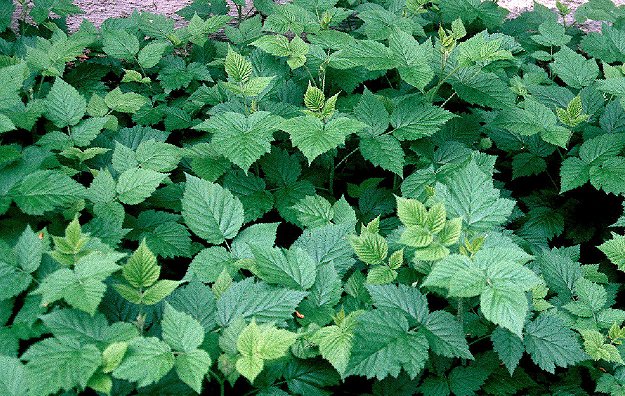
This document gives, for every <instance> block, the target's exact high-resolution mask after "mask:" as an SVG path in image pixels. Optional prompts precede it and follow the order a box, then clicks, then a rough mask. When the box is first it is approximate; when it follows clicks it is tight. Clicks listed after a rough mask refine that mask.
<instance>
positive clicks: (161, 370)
mask: <svg viewBox="0 0 625 396" xmlns="http://www.w3.org/2000/svg"><path fill="white" fill-rule="evenodd" d="M173 367H174V354H173V353H172V351H171V349H170V348H169V345H167V344H166V343H164V342H163V341H161V340H159V339H158V338H155V337H147V338H143V337H140V338H135V339H134V340H132V341H131V342H130V343H129V344H128V351H127V352H126V355H125V356H124V360H123V361H122V363H121V364H120V365H119V367H117V368H116V369H115V370H114V371H113V377H115V378H119V379H123V380H127V381H130V382H136V383H137V386H140V387H142V386H147V385H150V384H153V383H155V382H157V381H158V380H160V379H161V378H163V377H164V376H165V374H167V373H168V372H169V371H170V370H171V369H172V368H173Z"/></svg>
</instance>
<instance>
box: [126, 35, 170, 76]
mask: <svg viewBox="0 0 625 396" xmlns="http://www.w3.org/2000/svg"><path fill="white" fill-rule="evenodd" d="M168 48H169V43H168V42H166V41H152V42H151V43H149V44H148V45H146V46H145V47H143V48H141V51H139V56H138V57H137V59H138V61H139V65H140V66H141V67H143V68H144V69H149V68H151V67H154V66H156V65H157V64H158V62H159V61H160V60H161V58H163V54H164V53H165V51H166V50H167V49H168ZM133 55H134V54H133Z"/></svg>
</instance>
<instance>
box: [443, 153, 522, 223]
mask: <svg viewBox="0 0 625 396" xmlns="http://www.w3.org/2000/svg"><path fill="white" fill-rule="evenodd" d="M436 188H437V192H440V195H438V196H439V197H440V198H442V199H443V200H444V201H445V206H446V208H447V211H448V212H449V214H450V215H451V216H453V217H456V216H461V217H462V218H463V219H464V222H465V224H466V226H467V228H468V229H473V230H478V231H479V230H484V231H485V230H489V229H491V228H493V227H498V226H500V225H502V224H503V223H505V222H506V220H507V218H508V216H510V214H511V213H512V209H513V208H514V205H515V203H514V201H512V200H510V199H506V198H500V193H499V191H498V190H497V189H496V188H494V187H493V180H492V178H491V177H490V176H489V175H487V174H485V173H484V171H482V169H480V167H479V166H478V165H477V164H476V163H475V161H471V162H469V163H468V164H467V165H466V166H464V167H463V168H461V169H459V170H458V171H456V172H454V173H453V175H452V176H451V177H450V178H449V179H448V181H447V182H445V184H438V185H437V187H436Z"/></svg>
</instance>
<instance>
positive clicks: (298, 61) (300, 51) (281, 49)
mask: <svg viewBox="0 0 625 396" xmlns="http://www.w3.org/2000/svg"><path fill="white" fill-rule="evenodd" d="M250 45H253V46H255V47H258V48H260V49H262V50H263V51H265V52H267V53H270V54H271V55H274V56H281V57H288V59H287V63H288V65H289V66H290V67H291V69H297V68H298V67H301V66H303V65H304V63H305V62H306V54H307V53H308V44H306V42H304V40H302V39H301V38H300V37H299V36H295V37H294V38H293V39H292V40H291V41H290V42H289V39H288V38H286V37H285V36H281V35H266V36H262V37H260V38H259V39H257V40H256V41H254V42H252V43H251V44H250Z"/></svg>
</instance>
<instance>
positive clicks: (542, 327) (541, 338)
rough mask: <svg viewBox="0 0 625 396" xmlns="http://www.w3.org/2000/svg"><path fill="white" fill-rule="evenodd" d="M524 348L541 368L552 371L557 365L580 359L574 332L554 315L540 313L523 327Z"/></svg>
mask: <svg viewBox="0 0 625 396" xmlns="http://www.w3.org/2000/svg"><path fill="white" fill-rule="evenodd" d="M524 342H525V349H526V350H527V352H528V353H529V354H530V356H531V357H532V360H533V361H534V363H536V364H537V365H538V366H539V367H540V368H541V369H542V370H545V371H548V372H550V373H553V372H554V371H555V368H556V366H557V367H568V366H571V365H574V364H576V363H578V362H580V361H582V360H585V359H586V358H587V357H586V354H585V353H584V352H583V351H582V349H581V348H580V345H579V341H578V340H577V337H576V336H575V333H573V331H571V330H570V329H569V328H568V326H566V325H565V324H564V323H563V322H562V320H561V319H559V318H558V317H556V316H550V315H547V314H541V315H540V316H538V318H536V319H535V320H534V321H533V322H530V323H529V324H528V325H527V326H526V328H525V341H524Z"/></svg>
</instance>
